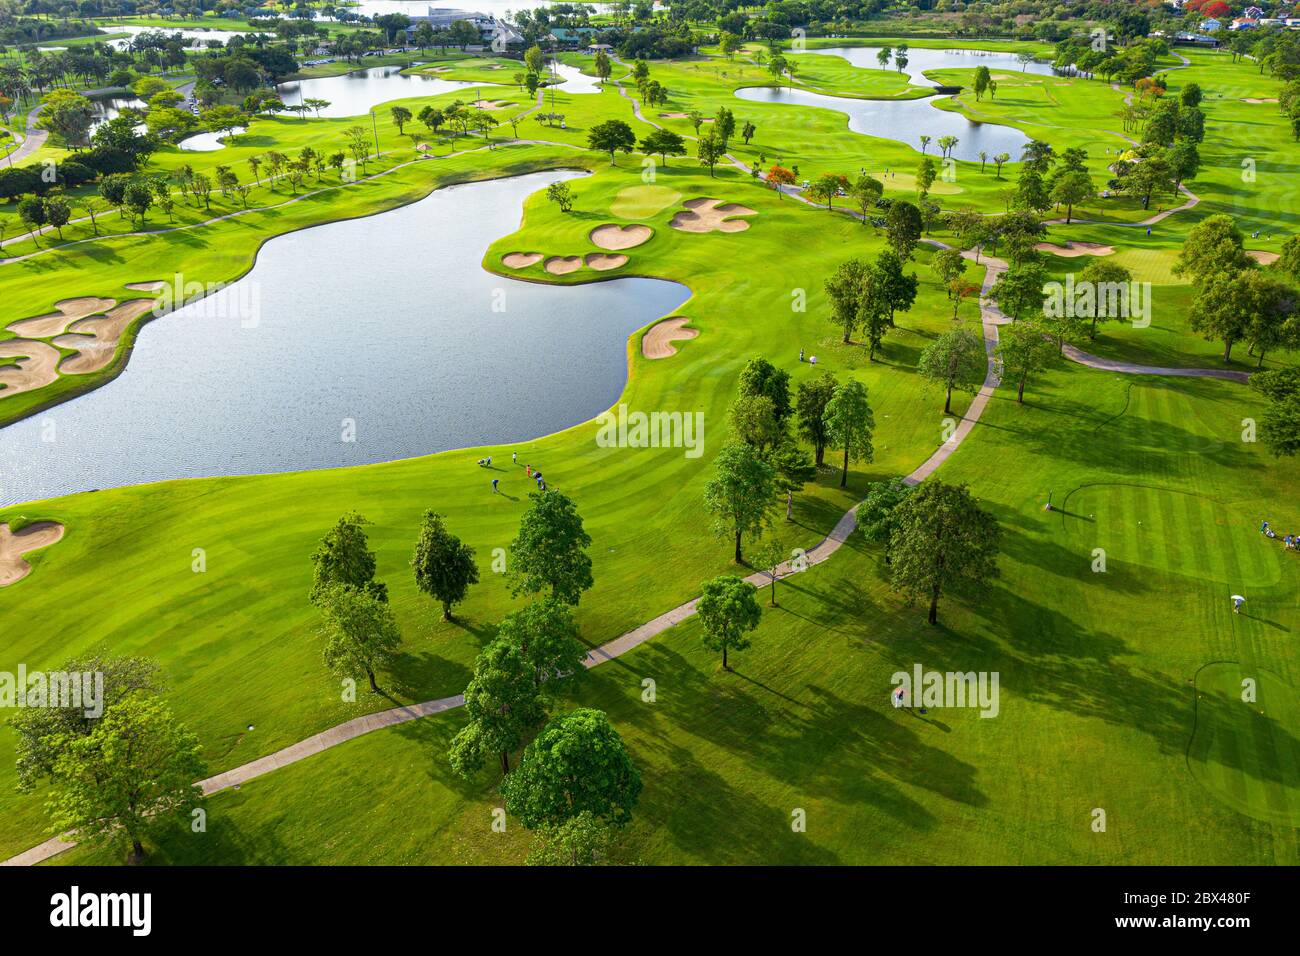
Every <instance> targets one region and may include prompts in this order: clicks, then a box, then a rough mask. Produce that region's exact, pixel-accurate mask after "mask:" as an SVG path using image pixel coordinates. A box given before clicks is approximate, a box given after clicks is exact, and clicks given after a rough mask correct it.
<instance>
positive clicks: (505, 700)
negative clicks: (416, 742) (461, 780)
mask: <svg viewBox="0 0 1300 956" xmlns="http://www.w3.org/2000/svg"><path fill="white" fill-rule="evenodd" d="M535 676H536V675H535V671H534V669H533V668H532V667H531V666H530V665H529V664H528V662H527V661H526V660H525V659H524V655H523V653H522V652H521V651H520V649H519V648H518V647H516V646H515V645H514V644H511V643H510V642H509V641H503V640H496V641H493V642H492V643H491V644H489V645H488V646H487V647H485V648H483V650H482V651H480V652H479V655H478V657H476V658H475V659H474V676H473V677H472V678H471V679H470V682H469V685H468V686H466V688H465V713H466V715H468V717H469V723H468V724H466V725H465V726H464V727H463V728H462V729H461V730H460V732H459V733H457V734H456V736H455V737H453V738H452V741H451V746H450V747H449V748H448V750H447V759H448V760H449V761H450V762H451V768H452V770H454V771H455V772H456V773H458V774H460V775H461V776H463V777H470V776H473V775H474V774H475V773H477V772H478V771H479V770H480V769H481V768H482V766H483V763H484V760H485V759H486V757H487V755H488V754H497V755H498V756H499V757H500V760H501V773H502V774H509V773H510V752H511V751H513V750H517V749H518V748H519V747H520V746H521V745H522V744H523V742H524V738H525V737H526V736H527V735H528V734H529V733H531V732H532V731H533V730H534V729H536V728H537V727H540V726H541V725H542V722H543V721H544V720H546V703H545V700H544V699H543V698H542V695H541V692H540V691H539V690H538V687H537V681H536V679H535Z"/></svg>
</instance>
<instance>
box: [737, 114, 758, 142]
mask: <svg viewBox="0 0 1300 956" xmlns="http://www.w3.org/2000/svg"><path fill="white" fill-rule="evenodd" d="M757 132H758V127H757V126H755V125H754V124H753V123H751V122H750V121H749V120H745V124H744V125H743V126H742V127H741V128H740V138H741V139H743V140H744V141H745V145H746V146H748V145H749V141H750V140H751V139H753V138H754V134H755V133H757Z"/></svg>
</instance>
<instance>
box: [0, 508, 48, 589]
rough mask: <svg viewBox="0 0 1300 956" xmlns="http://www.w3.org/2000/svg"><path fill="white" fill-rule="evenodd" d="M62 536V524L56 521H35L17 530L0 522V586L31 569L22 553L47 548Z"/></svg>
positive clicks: (18, 579)
mask: <svg viewBox="0 0 1300 956" xmlns="http://www.w3.org/2000/svg"><path fill="white" fill-rule="evenodd" d="M62 537H63V525H61V524H59V523H58V522H57V521H36V522H33V523H32V524H29V525H27V526H26V527H25V528H21V529H19V530H18V531H10V530H9V525H7V524H0V588H5V587H8V586H9V585H11V584H15V583H17V582H18V581H21V580H22V579H23V578H25V577H27V575H29V574H30V573H31V571H32V566H31V565H30V564H28V563H27V562H26V561H25V560H24V559H23V555H25V554H27V553H28V552H31V551H36V550H38V549H40V548H48V547H49V546H50V545H52V544H54V543H55V542H56V541H58V540H59V539H60V538H62Z"/></svg>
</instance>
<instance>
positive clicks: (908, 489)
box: [855, 478, 913, 564]
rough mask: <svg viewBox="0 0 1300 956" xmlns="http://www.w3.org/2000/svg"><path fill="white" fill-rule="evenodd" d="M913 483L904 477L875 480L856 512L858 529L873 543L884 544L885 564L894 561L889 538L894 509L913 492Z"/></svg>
mask: <svg viewBox="0 0 1300 956" xmlns="http://www.w3.org/2000/svg"><path fill="white" fill-rule="evenodd" d="M912 488H913V486H912V485H909V484H908V483H907V482H906V481H904V480H903V479H902V478H890V479H889V480H888V481H873V482H872V483H871V484H869V485H867V493H866V495H865V496H864V497H863V499H862V503H861V504H859V505H858V510H857V511H856V512H855V514H856V517H857V521H858V529H859V530H860V531H861V532H862V536H863V537H864V538H866V539H867V540H868V541H870V542H872V543H873V544H880V545H884V548H885V564H890V563H892V558H891V556H890V552H889V540H890V537H891V536H892V535H893V533H894V511H895V509H896V508H897V507H898V506H899V505H900V504H902V503H903V501H904V500H906V498H907V496H908V495H910V494H911V493H912Z"/></svg>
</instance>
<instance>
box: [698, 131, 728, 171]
mask: <svg viewBox="0 0 1300 956" xmlns="http://www.w3.org/2000/svg"><path fill="white" fill-rule="evenodd" d="M726 152H727V148H726V144H724V143H723V142H722V140H721V138H719V136H718V134H717V133H716V132H715V131H714V130H712V129H710V130H709V131H708V132H707V133H705V134H704V135H703V136H701V137H700V139H699V142H698V143H697V144H696V149H695V156H696V158H697V159H698V160H699V161H700V165H701V166H706V167H708V170H709V178H710V179H712V178H713V175H714V173H713V167H715V166H717V165H718V163H720V162H721V161H722V159H723V157H724V156H725V155H726Z"/></svg>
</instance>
